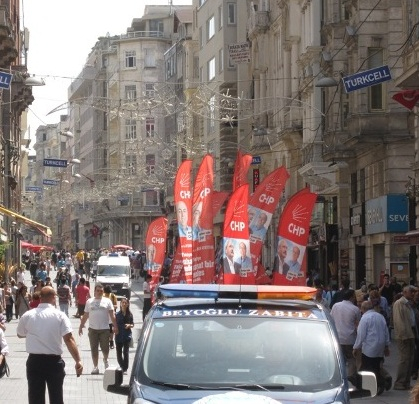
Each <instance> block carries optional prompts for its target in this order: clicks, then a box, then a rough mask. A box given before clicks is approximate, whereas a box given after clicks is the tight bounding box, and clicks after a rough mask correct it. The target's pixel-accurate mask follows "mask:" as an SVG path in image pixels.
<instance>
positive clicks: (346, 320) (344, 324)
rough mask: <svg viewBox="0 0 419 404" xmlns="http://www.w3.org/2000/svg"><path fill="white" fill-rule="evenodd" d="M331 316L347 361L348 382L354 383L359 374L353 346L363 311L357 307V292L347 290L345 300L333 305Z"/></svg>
mask: <svg viewBox="0 0 419 404" xmlns="http://www.w3.org/2000/svg"><path fill="white" fill-rule="evenodd" d="M330 314H331V316H332V318H333V320H334V322H335V325H336V330H337V332H338V338H339V343H340V346H341V347H342V351H343V354H344V356H345V359H346V369H347V375H348V380H349V381H351V383H352V382H354V380H355V376H356V373H357V371H356V361H355V358H354V356H353V346H354V344H355V340H356V329H357V327H358V323H359V320H360V319H361V311H360V310H359V308H358V306H356V295H355V290H353V289H348V290H346V291H345V292H344V294H343V300H342V301H341V302H338V303H335V304H334V305H333V307H332V310H331V312H330Z"/></svg>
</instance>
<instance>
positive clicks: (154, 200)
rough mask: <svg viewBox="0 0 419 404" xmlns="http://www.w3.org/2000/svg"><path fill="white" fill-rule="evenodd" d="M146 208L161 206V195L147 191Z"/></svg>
mask: <svg viewBox="0 0 419 404" xmlns="http://www.w3.org/2000/svg"><path fill="white" fill-rule="evenodd" d="M144 204H145V206H156V205H158V204H159V194H158V192H157V191H145V201H144Z"/></svg>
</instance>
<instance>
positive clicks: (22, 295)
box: [15, 285, 30, 318]
mask: <svg viewBox="0 0 419 404" xmlns="http://www.w3.org/2000/svg"><path fill="white" fill-rule="evenodd" d="M15 304H16V313H17V314H18V315H19V318H20V317H22V316H23V315H24V314H25V313H26V312H27V311H28V310H30V307H29V294H28V288H27V287H26V286H25V285H23V286H21V287H20V289H19V290H18V291H17V293H16V303H15Z"/></svg>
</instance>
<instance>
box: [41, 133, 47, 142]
mask: <svg viewBox="0 0 419 404" xmlns="http://www.w3.org/2000/svg"><path fill="white" fill-rule="evenodd" d="M42 141H43V142H46V141H47V134H46V133H45V132H44V133H43V134H42Z"/></svg>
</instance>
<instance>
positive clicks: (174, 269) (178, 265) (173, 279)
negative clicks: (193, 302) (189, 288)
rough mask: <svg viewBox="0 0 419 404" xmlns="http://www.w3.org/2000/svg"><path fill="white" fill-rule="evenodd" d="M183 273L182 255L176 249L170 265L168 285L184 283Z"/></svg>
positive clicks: (178, 249)
mask: <svg viewBox="0 0 419 404" xmlns="http://www.w3.org/2000/svg"><path fill="white" fill-rule="evenodd" d="M185 282H186V279H185V271H184V270H183V261H182V253H181V252H180V248H179V246H178V248H176V251H175V256H174V257H173V260H172V263H171V265H170V275H169V283H185Z"/></svg>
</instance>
